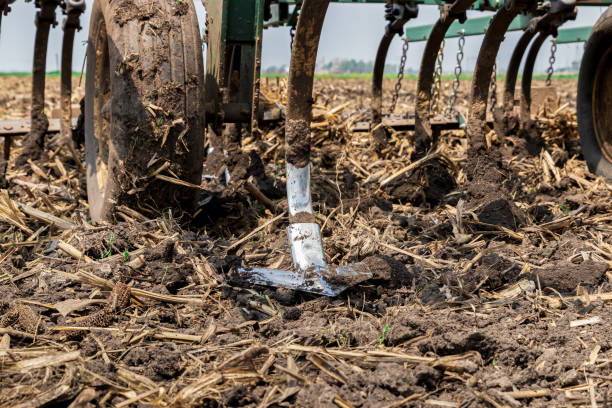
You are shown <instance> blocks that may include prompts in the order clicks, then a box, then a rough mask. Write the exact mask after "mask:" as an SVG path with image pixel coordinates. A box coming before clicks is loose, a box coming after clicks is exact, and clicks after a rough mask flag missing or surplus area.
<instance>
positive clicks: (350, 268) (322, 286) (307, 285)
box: [238, 163, 372, 296]
mask: <svg viewBox="0 0 612 408" xmlns="http://www.w3.org/2000/svg"><path fill="white" fill-rule="evenodd" d="M287 201H288V204H289V215H290V216H291V217H294V216H296V215H299V214H311V215H312V200H311V196H310V165H308V166H305V167H302V168H297V167H294V166H293V165H292V164H290V163H287ZM287 233H288V236H289V244H290V245H291V256H292V258H293V269H292V270H275V269H266V268H238V274H239V275H240V277H241V278H242V279H244V280H246V281H247V282H249V283H252V284H256V285H264V286H274V287H283V288H289V289H293V290H299V291H303V292H311V293H317V294H320V295H326V296H336V295H338V294H340V293H341V292H342V291H343V290H345V289H346V288H348V287H349V286H351V285H355V284H357V283H359V282H362V281H365V280H367V279H369V278H371V277H372V273H371V272H370V271H369V269H368V267H367V266H366V265H365V264H363V263H356V264H353V265H347V266H341V267H334V266H329V265H327V262H325V254H324V252H323V241H322V239H321V230H320V228H319V225H318V224H317V223H314V222H305V223H292V224H290V225H289V227H288V228H287Z"/></svg>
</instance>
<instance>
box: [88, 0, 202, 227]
mask: <svg viewBox="0 0 612 408" xmlns="http://www.w3.org/2000/svg"><path fill="white" fill-rule="evenodd" d="M203 71H204V70H203V58H202V43H201V39H200V34H199V28H198V21H197V16H196V13H195V9H194V6H193V0H183V1H176V0H153V1H151V0H130V1H112V0H96V1H95V2H94V4H93V9H92V14H91V22H90V28H89V41H88V46H87V76H86V84H85V109H84V110H85V123H84V125H85V126H84V127H85V152H86V171H87V196H88V201H89V212H90V215H91V218H92V220H93V221H101V220H105V221H111V222H112V221H114V220H115V215H116V210H117V207H119V206H127V207H129V208H131V209H134V210H136V211H138V212H141V213H142V214H144V215H147V216H155V215H156V214H159V213H160V212H162V211H164V210H166V209H172V210H175V214H177V215H178V216H182V215H184V214H189V213H190V212H192V211H193V210H194V208H195V205H196V203H197V201H198V198H199V195H200V190H199V185H200V183H201V177H202V161H203V157H204V113H203V108H204V98H203V89H204V87H203V81H204V73H203Z"/></svg>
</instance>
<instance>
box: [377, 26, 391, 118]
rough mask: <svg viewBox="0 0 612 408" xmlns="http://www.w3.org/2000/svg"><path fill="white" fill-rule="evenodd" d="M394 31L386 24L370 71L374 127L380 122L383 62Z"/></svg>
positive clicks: (384, 62)
mask: <svg viewBox="0 0 612 408" xmlns="http://www.w3.org/2000/svg"><path fill="white" fill-rule="evenodd" d="M395 34H396V33H395V32H393V31H391V30H390V29H389V28H388V26H387V29H386V30H385V34H384V35H383V37H382V39H381V40H380V44H379V45H378V51H377V52H376V59H375V60H374V69H373V71H372V104H371V109H372V120H371V128H372V129H376V127H377V126H378V125H379V124H380V123H381V122H382V117H383V114H382V96H383V77H384V73H385V64H386V62H387V53H388V52H389V46H390V45H391V42H392V41H393V37H395Z"/></svg>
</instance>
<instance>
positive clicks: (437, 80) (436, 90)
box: [431, 40, 444, 114]
mask: <svg viewBox="0 0 612 408" xmlns="http://www.w3.org/2000/svg"><path fill="white" fill-rule="evenodd" d="M443 61H444V40H442V44H440V49H439V50H438V60H437V62H436V70H435V71H434V82H433V88H432V92H431V111H432V113H434V114H438V113H440V94H441V92H442V62H443Z"/></svg>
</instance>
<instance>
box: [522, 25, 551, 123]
mask: <svg viewBox="0 0 612 408" xmlns="http://www.w3.org/2000/svg"><path fill="white" fill-rule="evenodd" d="M549 35H550V33H547V32H541V33H539V34H538V36H537V37H536V39H535V40H534V41H533V44H531V48H530V49H529V53H528V54H527V59H526V60H525V67H524V68H523V78H522V80H521V124H525V123H527V122H528V121H529V120H531V80H532V78H533V67H534V65H535V62H536V58H537V56H538V53H539V52H540V48H542V44H544V41H546V38H548V36H549Z"/></svg>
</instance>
